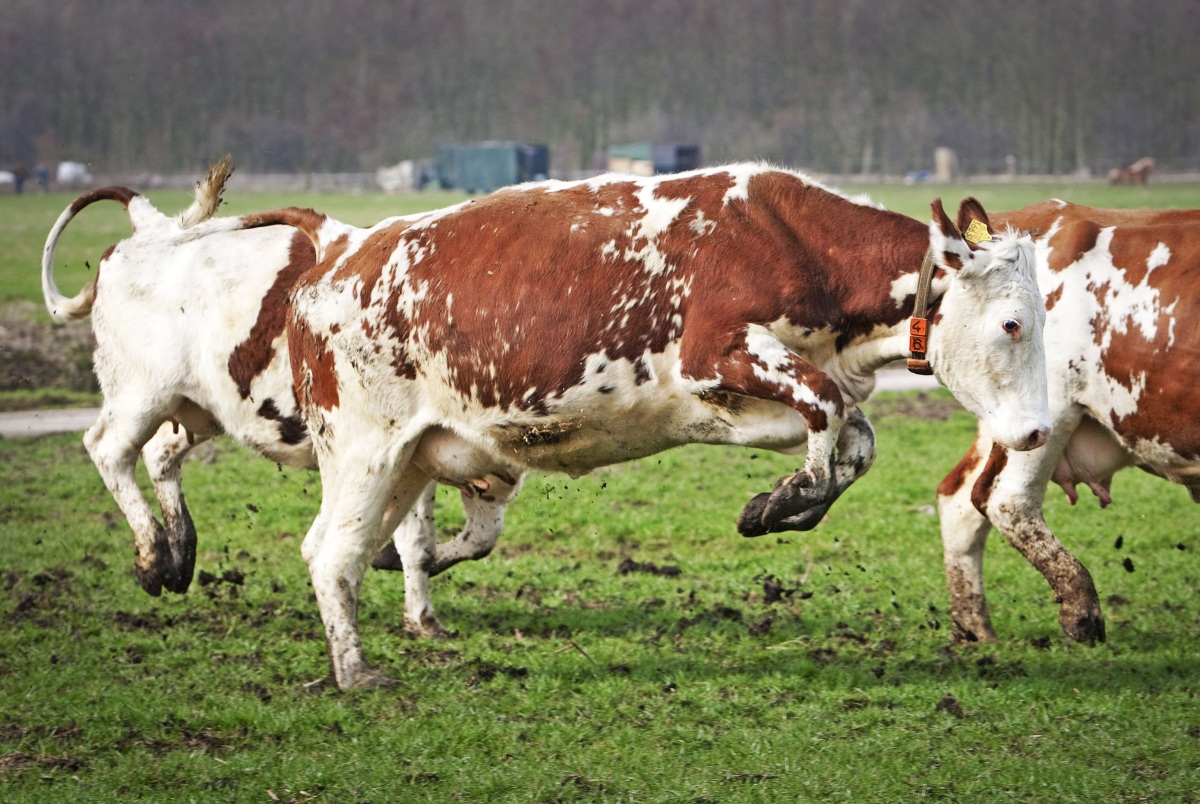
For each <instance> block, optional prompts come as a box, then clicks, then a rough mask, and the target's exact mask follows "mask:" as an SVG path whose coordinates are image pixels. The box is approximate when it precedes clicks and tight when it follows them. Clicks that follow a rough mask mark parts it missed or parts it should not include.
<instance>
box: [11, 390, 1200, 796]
mask: <svg viewBox="0 0 1200 804" xmlns="http://www.w3.org/2000/svg"><path fill="white" fill-rule="evenodd" d="M934 396H935V397H937V398H941V399H944V397H945V395H944V394H942V393H939V394H936V395H934ZM918 401H919V400H918ZM887 402H888V400H887V398H885V399H884V401H883V402H881V403H879V407H877V408H875V410H878V412H879V413H878V415H877V416H875V415H873V418H874V419H875V422H876V425H877V428H878V432H879V446H880V458H879V460H878V462H877V464H876V466H875V467H874V468H873V469H872V470H871V472H870V473H869V474H868V475H867V476H866V477H865V478H864V479H863V480H862V481H861V482H860V483H859V484H857V485H856V486H855V487H853V488H852V489H851V490H850V491H849V492H847V494H846V496H845V497H844V498H843V500H841V501H839V502H838V504H837V505H836V506H835V507H834V509H833V510H832V512H831V514H830V516H829V517H828V519H827V521H826V522H825V523H823V524H822V525H821V526H820V527H819V528H818V529H817V530H816V531H814V532H812V533H809V534H785V535H782V536H768V537H764V538H760V539H743V538H741V537H739V536H737V535H736V533H735V531H734V527H733V523H734V521H735V519H736V516H737V513H738V511H739V509H740V506H741V505H742V504H743V503H744V502H745V501H746V500H748V499H749V498H750V496H752V495H753V494H754V493H755V492H757V491H760V490H762V489H764V488H767V487H769V484H770V483H771V482H773V481H774V479H775V478H776V477H777V476H778V475H780V474H782V473H784V472H785V471H788V470H789V468H790V467H791V464H790V461H789V459H787V458H782V457H780V456H776V455H773V454H770V453H761V452H753V451H748V450H732V449H717V448H711V447H709V448H705V447H694V448H687V449H682V450H676V451H673V452H669V453H665V454H663V455H660V456H656V457H654V458H650V459H646V460H643V461H640V462H636V463H633V464H629V465H625V466H619V467H615V468H612V469H608V470H605V471H602V472H598V473H596V474H594V475H591V476H588V477H584V478H580V479H578V480H569V479H566V478H564V477H561V476H535V477H533V478H531V479H530V481H529V482H528V484H527V486H526V488H525V490H524V492H523V493H522V495H521V496H520V498H519V499H518V501H517V502H516V503H515V504H514V505H513V506H512V507H511V509H510V513H509V517H508V523H507V527H506V531H505V534H504V536H503V538H502V540H501V543H500V546H499V548H498V549H497V551H496V552H495V553H494V554H493V555H492V556H490V557H489V558H488V559H486V560H484V561H480V562H474V563H468V564H464V565H460V566H459V567H457V568H455V569H454V570H452V571H450V572H449V573H447V574H446V575H445V576H443V577H439V578H437V579H435V581H434V590H433V591H434V600H435V604H436V606H437V607H438V611H439V614H440V616H441V618H442V620H443V622H444V623H445V624H446V625H447V626H448V627H450V628H452V629H454V630H455V631H457V634H456V635H455V636H454V637H452V638H450V639H447V640H442V641H425V640H413V639H410V638H408V637H405V636H404V635H403V633H402V632H401V630H400V628H399V625H400V621H401V607H402V605H403V588H402V583H401V578H399V577H398V576H396V575H393V574H386V573H379V572H372V573H370V574H369V575H368V577H367V579H366V582H365V584H364V591H363V604H362V609H361V622H362V630H363V637H364V642H365V646H366V650H367V653H368V656H369V658H370V659H371V660H373V661H375V662H377V663H378V664H380V665H381V666H382V667H383V668H384V669H385V670H386V671H387V672H389V673H391V674H393V675H394V676H395V677H397V678H399V679H400V680H401V682H402V684H401V686H400V687H399V688H398V689H396V690H390V691H385V692H374V693H339V692H335V691H331V690H328V689H326V690H321V691H315V692H313V691H308V690H306V689H305V687H304V684H305V682H307V681H310V680H313V679H316V678H318V677H321V676H323V675H324V674H325V672H326V663H325V645H324V639H323V634H322V628H321V625H320V622H319V620H318V618H317V614H316V607H315V603H314V601H313V599H312V594H311V590H310V589H309V587H308V582H307V573H306V570H305V568H304V565H303V562H302V561H301V559H300V555H299V542H300V540H301V537H302V534H303V533H304V531H305V529H306V528H307V526H308V524H309V522H310V520H311V517H312V515H313V514H314V512H315V508H316V505H317V502H318V497H319V488H320V487H319V481H318V479H317V478H316V476H314V475H312V474H309V473H304V472H297V471H293V470H280V469H279V468H278V467H276V466H275V465H274V464H271V463H269V462H267V461H263V460H261V459H258V458H255V457H253V456H252V455H249V454H248V453H246V452H245V451H244V450H242V449H240V448H237V447H234V446H232V445H230V444H228V443H225V442H221V443H219V444H218V446H217V448H216V451H215V453H214V454H212V455H209V456H208V458H207V459H206V460H205V461H194V462H190V463H189V464H188V466H187V467H186V470H185V483H186V486H187V489H188V491H189V495H188V501H189V504H190V507H191V509H192V511H193V513H194V515H195V517H196V522H197V527H198V530H199V533H200V540H201V545H200V547H201V550H200V558H199V563H198V570H199V571H200V572H202V573H207V574H208V575H209V576H212V577H216V578H221V577H223V576H224V577H229V578H231V579H234V580H236V579H237V578H239V577H240V578H242V579H244V580H243V582H242V583H240V584H239V583H233V582H228V581H222V582H215V583H209V584H207V585H200V584H199V583H196V584H194V585H193V587H192V590H191V592H190V593H189V594H188V595H187V596H184V597H177V596H167V597H163V598H160V599H153V598H150V597H148V596H146V595H144V594H143V593H142V592H141V591H140V589H139V588H138V586H137V584H136V582H135V580H134V578H133V575H132V571H131V565H132V556H131V538H130V535H129V533H128V529H127V527H126V526H125V524H124V522H123V520H122V519H121V517H120V515H119V513H118V512H117V510H116V507H115V505H114V503H113V502H112V500H111V499H110V498H109V496H108V494H107V492H106V491H105V489H104V487H103V485H102V483H101V482H100V480H99V478H98V476H97V474H96V472H95V470H94V468H93V467H92V466H91V464H90V462H89V461H88V459H87V457H86V455H85V453H84V451H83V449H82V447H81V446H80V445H79V441H78V436H70V435H65V436H55V437H47V438H42V439H36V440H7V441H0V488H2V489H3V491H0V521H2V522H3V523H4V525H3V527H4V534H3V540H2V541H0V566H2V567H3V569H4V573H5V574H4V578H5V588H6V592H5V594H4V596H3V598H2V601H3V602H2V604H0V644H3V645H4V646H5V647H4V650H3V651H0V780H2V781H0V784H3V785H4V786H5V793H4V799H5V800H6V801H45V800H72V801H101V800H110V799H112V798H131V799H132V798H138V799H145V800H163V799H166V798H171V799H176V798H180V799H183V800H197V801H234V800H238V801H240V800H267V799H270V797H271V795H272V794H273V795H275V796H276V797H278V798H279V799H281V800H285V801H286V800H295V801H305V800H308V799H309V797H315V798H316V799H318V800H329V801H361V800H365V801H450V800H464V801H488V802H491V801H654V802H657V801H687V802H692V801H767V800H771V801H778V800H785V801H786V800H810V801H829V800H838V801H907V800H912V799H917V798H940V799H946V800H961V801H999V800H1004V801H1009V800H1016V801H1120V800H1156V801H1176V800H1189V797H1194V795H1195V794H1194V791H1195V790H1196V789H1197V781H1198V780H1200V714H1198V712H1197V708H1196V701H1195V696H1196V686H1197V678H1198V670H1200V668H1198V666H1197V653H1196V650H1195V644H1196V641H1197V638H1200V617H1198V616H1197V601H1196V600H1195V597H1196V590H1197V588H1200V586H1198V584H1197V573H1198V570H1200V567H1197V565H1196V563H1195V559H1194V552H1193V551H1194V550H1195V549H1197V548H1198V547H1200V539H1197V535H1198V534H1197V528H1196V525H1195V523H1196V519H1195V514H1194V512H1193V510H1192V509H1191V508H1190V507H1189V506H1190V505H1191V504H1190V503H1189V502H1188V501H1187V496H1186V494H1185V493H1184V492H1183V491H1182V490H1181V489H1180V488H1178V487H1176V486H1170V485H1168V484H1165V483H1163V482H1162V481H1159V480H1156V479H1154V478H1151V477H1149V476H1146V475H1142V474H1139V473H1134V472H1127V473H1124V474H1122V475H1120V476H1118V478H1117V482H1116V486H1115V492H1114V497H1115V498H1116V503H1115V504H1114V505H1113V506H1112V507H1111V508H1110V509H1109V510H1107V511H1105V512H1100V511H1099V509H1098V508H1096V507H1095V506H1092V505H1088V506H1082V507H1081V508H1080V509H1079V510H1069V509H1068V508H1067V506H1066V505H1065V504H1064V503H1062V502H1061V501H1060V500H1059V499H1057V498H1055V499H1054V500H1053V501H1052V503H1051V505H1050V506H1049V509H1048V516H1049V518H1050V521H1051V524H1052V525H1053V526H1054V527H1055V528H1056V529H1057V531H1058V533H1059V535H1060V536H1061V537H1062V538H1063V540H1064V541H1065V542H1066V543H1067V544H1068V545H1069V546H1070V547H1071V548H1072V549H1073V550H1074V551H1075V552H1076V554H1077V555H1078V556H1079V557H1080V558H1081V559H1082V560H1084V561H1085V562H1086V563H1088V565H1089V566H1090V568H1091V569H1092V571H1093V573H1094V574H1095V577H1096V581H1097V584H1098V586H1099V588H1100V590H1101V593H1102V596H1103V597H1105V598H1108V597H1110V596H1116V597H1113V598H1111V599H1112V600H1114V601H1118V600H1120V601H1124V602H1123V603H1121V605H1119V606H1118V605H1115V604H1111V605H1109V606H1108V608H1107V613H1108V616H1109V635H1110V638H1109V642H1108V643H1107V644H1106V645H1103V646H1099V647H1094V648H1090V647H1086V646H1081V645H1076V644H1072V643H1070V642H1068V641H1066V640H1065V638H1064V637H1062V636H1061V634H1060V632H1059V629H1058V626H1057V622H1056V617H1055V613H1056V607H1055V605H1054V604H1053V602H1052V601H1051V600H1050V594H1049V590H1048V588H1047V586H1046V585H1045V583H1044V581H1042V579H1041V578H1040V577H1039V576H1037V574H1036V573H1035V572H1034V571H1033V570H1032V569H1031V568H1030V567H1029V566H1028V565H1026V564H1025V562H1024V561H1023V560H1022V559H1021V558H1020V556H1019V555H1018V554H1017V553H1016V551H1014V550H1012V549H1011V548H1009V547H1008V546H1006V545H1005V543H1004V542H1003V541H1002V540H999V539H993V540H992V542H991V544H990V545H989V548H988V550H989V554H988V580H989V584H990V590H991V600H992V605H993V614H994V619H995V623H996V626H997V628H998V629H999V631H1000V634H1001V641H1000V642H999V643H997V644H995V645H988V646H975V647H959V646H954V645H952V644H951V643H950V641H949V638H948V630H949V622H948V621H947V618H946V594H945V591H944V587H943V580H942V573H941V551H940V542H939V538H938V534H937V524H936V520H935V517H934V516H933V515H932V512H931V510H930V509H929V508H928V506H929V505H930V504H931V503H932V499H931V498H932V489H933V486H934V485H935V483H936V480H937V478H938V477H940V476H941V474H943V473H944V472H945V471H946V470H947V469H948V468H949V467H950V466H951V465H953V463H954V462H955V460H956V459H957V457H958V456H959V455H960V454H961V453H962V451H963V450H964V449H965V448H966V445H967V444H968V443H969V441H970V439H971V435H972V429H973V422H972V420H971V418H970V417H969V416H967V415H966V414H965V413H962V412H956V413H955V414H953V415H952V417H951V418H950V419H949V420H948V421H944V422H934V421H925V420H919V419H911V418H904V417H902V416H899V415H896V413H895V411H896V410H898V409H900V407H903V406H895V405H889V404H887ZM922 404H925V403H922ZM460 523H461V513H460V509H459V507H458V503H457V501H456V500H455V499H454V498H453V497H452V495H450V494H449V493H445V492H443V493H442V496H441V497H440V499H439V525H441V526H443V527H446V528H453V527H455V526H457V525H458V524H460ZM1117 535H1123V536H1124V544H1123V546H1122V547H1121V548H1120V549H1116V548H1115V547H1114V540H1115V537H1116V536H1117ZM1181 547H1182V548H1183V549H1180V548H1181ZM626 557H630V558H633V559H634V560H636V561H639V562H642V563H647V562H649V563H653V564H656V565H658V566H660V567H663V566H672V567H678V568H679V570H680V574H679V575H678V576H674V577H670V576H661V575H653V574H649V573H645V572H642V573H632V574H627V575H621V574H619V573H618V572H617V567H618V565H619V564H620V562H621V560H622V559H623V558H626ZM1127 557H1128V558H1131V559H1132V561H1133V564H1134V568H1135V569H1134V572H1132V573H1131V572H1128V571H1126V570H1125V569H1124V568H1123V566H1122V561H1123V559H1125V558H1127ZM768 579H773V580H774V581H776V582H778V583H779V584H781V585H782V587H783V588H784V590H786V593H785V596H784V597H783V598H782V599H780V600H777V601H774V602H771V601H770V600H769V599H768V596H767V594H766V591H767V581H768Z"/></svg>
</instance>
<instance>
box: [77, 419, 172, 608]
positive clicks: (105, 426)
mask: <svg viewBox="0 0 1200 804" xmlns="http://www.w3.org/2000/svg"><path fill="white" fill-rule="evenodd" d="M144 414H145V408H144V407H140V406H135V408H134V409H133V411H132V412H129V413H123V412H122V409H121V407H120V406H118V405H115V404H109V403H108V402H107V401H106V404H105V406H104V407H103V409H101V411H100V416H99V418H98V419H97V420H96V423H95V424H93V425H92V426H91V427H90V428H88V431H87V432H86V433H84V435H83V444H84V446H85V447H86V448H87V451H88V455H90V456H91V459H92V463H94V464H95V465H96V469H97V471H99V472H100V477H101V478H103V480H104V485H105V486H106V487H107V488H108V491H109V493H110V494H112V496H113V499H115V500H116V501H117V505H118V506H119V507H120V509H121V513H123V514H124V515H125V520H126V521H127V522H128V523H129V527H130V528H131V529H132V530H133V540H134V554H135V559H134V571H135V572H136V574H137V579H138V584H140V585H141V587H142V589H144V590H146V592H147V593H148V594H150V595H153V596H155V597H157V596H158V595H160V594H161V593H162V587H163V586H164V585H165V586H167V587H168V588H171V586H172V585H173V584H174V583H175V580H174V575H175V572H176V567H175V562H174V560H173V559H172V556H171V546H170V542H169V540H168V538H167V533H166V532H165V531H164V530H163V527H162V525H160V524H159V523H158V520H157V519H155V517H154V512H153V511H152V510H151V509H150V505H149V504H148V503H147V502H146V499H145V497H143V496H142V491H141V489H140V488H138V484H137V476H136V473H135V470H136V467H137V457H138V451H139V450H140V449H141V447H142V444H144V443H146V441H148V440H149V439H150V436H151V434H152V433H153V432H154V429H155V428H156V427H157V426H158V424H159V422H161V419H158V420H155V419H154V418H152V417H150V416H148V415H144Z"/></svg>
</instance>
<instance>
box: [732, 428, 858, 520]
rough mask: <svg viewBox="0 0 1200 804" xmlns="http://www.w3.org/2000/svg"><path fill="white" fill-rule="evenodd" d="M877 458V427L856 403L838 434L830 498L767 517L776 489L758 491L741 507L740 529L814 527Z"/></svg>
mask: <svg viewBox="0 0 1200 804" xmlns="http://www.w3.org/2000/svg"><path fill="white" fill-rule="evenodd" d="M785 452H786V451H785ZM874 462H875V431H874V430H873V429H872V428H871V423H870V422H869V421H867V417H866V416H865V415H863V412H862V411H861V410H859V409H858V408H857V407H855V408H852V409H851V410H850V411H848V412H847V415H846V421H845V423H844V424H843V425H842V430H841V433H840V434H839V435H838V443H837V452H836V454H835V457H834V461H833V491H832V493H831V495H830V499H829V501H828V502H827V503H824V504H822V505H818V506H816V507H815V508H810V509H808V510H807V511H803V512H801V513H800V514H798V515H796V516H793V517H789V518H787V519H781V520H775V521H768V520H767V519H766V518H765V517H764V514H765V512H766V508H767V504H768V503H769V502H770V499H771V494H772V493H773V492H771V493H763V494H759V495H758V496H756V497H755V498H754V499H752V500H751V501H750V502H749V503H747V504H746V507H745V508H744V509H743V510H742V514H741V516H740V517H739V518H738V532H739V533H741V534H742V535H743V536H762V535H764V534H766V533H776V532H779V531H785V530H797V531H806V530H812V529H813V528H815V527H816V526H817V524H818V523H819V522H820V521H821V519H822V518H823V517H824V516H825V513H826V512H827V511H828V510H829V508H830V506H832V505H833V503H834V501H836V500H837V498H838V497H840V496H841V495H842V492H844V491H845V490H846V489H848V488H850V486H851V485H853V484H854V481H856V480H858V479H859V478H860V477H862V476H863V475H864V474H866V473H867V470H868V469H870V468H871V464H873V463H874ZM784 480H786V478H785V479H784ZM784 480H781V481H780V483H783V482H784Z"/></svg>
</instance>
